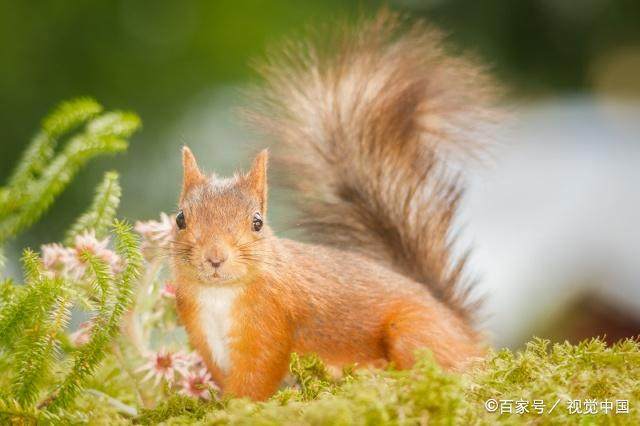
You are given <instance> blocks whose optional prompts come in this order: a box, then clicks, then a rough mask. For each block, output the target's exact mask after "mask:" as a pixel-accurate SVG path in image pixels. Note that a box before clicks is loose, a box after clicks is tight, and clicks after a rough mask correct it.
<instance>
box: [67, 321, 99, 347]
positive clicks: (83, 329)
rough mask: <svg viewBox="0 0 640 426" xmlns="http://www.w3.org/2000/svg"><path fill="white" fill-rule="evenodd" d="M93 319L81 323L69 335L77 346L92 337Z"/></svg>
mask: <svg viewBox="0 0 640 426" xmlns="http://www.w3.org/2000/svg"><path fill="white" fill-rule="evenodd" d="M93 324H94V323H93V321H85V322H83V323H81V324H80V327H78V329H77V330H76V331H74V332H73V333H71V334H70V335H69V338H70V339H71V341H72V342H73V344H74V345H76V346H82V345H84V344H85V343H87V342H88V341H89V339H90V338H91V331H92V330H93Z"/></svg>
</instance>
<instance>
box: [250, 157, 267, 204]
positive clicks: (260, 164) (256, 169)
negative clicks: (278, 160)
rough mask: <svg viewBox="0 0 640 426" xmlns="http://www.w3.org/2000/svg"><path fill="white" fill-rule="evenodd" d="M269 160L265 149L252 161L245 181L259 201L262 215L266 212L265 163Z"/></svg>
mask: <svg viewBox="0 0 640 426" xmlns="http://www.w3.org/2000/svg"><path fill="white" fill-rule="evenodd" d="M268 160H269V152H268V151H267V150H266V149H263V150H262V151H260V153H259V154H258V155H257V156H256V158H255V159H254V160H253V165H252V166H251V170H250V171H249V173H248V174H247V177H246V181H247V183H248V185H249V187H250V188H251V189H252V190H253V191H254V193H255V194H256V195H257V196H258V199H259V201H260V209H261V210H262V214H266V212H267V211H266V210H267V163H268Z"/></svg>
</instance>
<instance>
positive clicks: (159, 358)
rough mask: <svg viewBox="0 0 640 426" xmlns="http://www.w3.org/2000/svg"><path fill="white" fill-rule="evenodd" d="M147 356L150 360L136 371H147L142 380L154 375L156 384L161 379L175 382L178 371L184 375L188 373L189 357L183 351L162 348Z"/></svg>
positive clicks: (144, 380)
mask: <svg viewBox="0 0 640 426" xmlns="http://www.w3.org/2000/svg"><path fill="white" fill-rule="evenodd" d="M147 358H148V361H147V362H146V363H144V364H143V365H141V366H140V367H139V368H138V369H137V370H136V372H142V371H146V372H147V374H146V375H145V376H144V378H143V379H142V382H146V381H147V380H149V379H151V378H152V377H154V378H155V380H154V385H155V386H158V384H159V383H160V381H161V380H166V381H167V382H169V383H173V382H174V381H175V379H176V373H177V374H179V375H181V376H183V377H186V376H187V375H188V371H187V358H188V357H187V355H185V354H184V353H182V352H171V351H167V350H165V349H160V350H159V351H158V352H153V353H150V354H149V355H147Z"/></svg>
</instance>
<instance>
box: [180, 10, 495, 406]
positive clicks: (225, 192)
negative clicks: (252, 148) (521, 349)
mask: <svg viewBox="0 0 640 426" xmlns="http://www.w3.org/2000/svg"><path fill="white" fill-rule="evenodd" d="M333 33H334V34H333V35H332V37H334V38H333V39H331V40H329V43H327V44H326V45H323V44H321V43H316V44H314V43H308V44H300V43H298V44H295V45H292V46H293V49H291V48H289V49H287V50H285V52H284V54H283V55H282V57H281V58H279V59H278V58H273V57H272V58H271V59H273V60H272V61H270V62H269V63H268V64H267V65H266V66H265V67H264V68H263V69H262V71H263V74H264V76H265V80H266V84H265V85H264V86H263V87H262V88H260V89H259V90H258V92H257V93H256V96H255V98H254V102H252V109H251V110H249V112H248V114H247V116H248V117H250V119H251V123H252V124H253V125H256V126H258V128H259V129H260V130H261V131H263V133H264V134H265V135H266V136H267V137H268V138H270V139H272V140H274V141H277V145H276V146H275V148H274V147H272V148H271V149H272V150H271V151H270V153H272V158H273V162H274V164H275V165H276V166H279V167H281V170H284V171H285V173H283V175H285V174H286V177H288V184H289V185H290V187H291V188H292V189H293V190H295V191H297V192H296V193H295V194H296V197H297V199H298V201H299V204H300V211H301V216H300V218H299V219H300V220H299V225H300V228H301V229H304V230H305V231H306V232H307V234H306V235H307V237H308V239H309V240H310V242H299V241H294V240H291V239H286V238H280V237H278V236H276V235H275V234H274V232H273V231H272V230H271V228H270V227H269V225H268V213H267V204H268V203H267V195H268V184H267V168H268V163H269V160H268V157H269V155H270V153H269V152H268V151H267V150H266V149H265V150H263V151H261V152H260V153H259V154H258V155H257V157H256V158H255V159H254V161H253V165H252V166H251V169H250V170H249V171H248V172H246V173H240V172H238V173H236V174H235V175H234V176H233V177H226V178H225V177H219V176H217V175H215V174H212V175H207V174H205V173H203V172H202V171H201V170H200V168H199V166H198V164H197V162H196V159H195V157H194V155H193V153H192V152H191V151H190V150H189V148H188V147H186V146H185V147H184V148H183V151H182V154H183V158H182V162H183V183H182V192H181V194H180V197H179V207H178V208H179V210H178V212H177V214H176V217H175V229H174V238H173V242H172V248H171V251H172V253H171V259H172V270H173V275H174V282H175V283H176V285H177V290H176V300H177V310H178V314H179V318H180V320H181V322H182V324H183V325H184V326H185V328H186V330H187V334H188V338H189V341H190V343H191V344H192V346H193V347H194V348H195V349H196V350H197V351H198V352H199V354H200V355H201V356H202V358H203V360H204V361H205V363H206V365H207V368H208V370H209V371H210V374H211V376H212V378H213V380H214V381H215V382H216V384H217V385H218V386H219V387H220V389H221V390H222V392H223V394H224V395H231V396H235V397H248V398H251V399H254V400H264V399H267V398H268V397H269V396H271V395H272V394H273V393H274V392H275V391H276V390H277V389H278V387H279V385H280V384H281V382H282V380H283V378H284V377H285V376H286V374H287V371H288V365H289V359H290V355H291V353H293V352H296V353H299V354H306V353H315V354H317V355H318V356H319V357H320V358H321V359H322V360H323V361H325V362H326V363H327V364H328V365H332V366H337V367H339V366H345V365H357V366H372V367H380V366H386V365H389V364H390V365H393V366H395V367H396V368H399V369H407V368H411V366H412V365H413V364H414V362H415V360H416V358H415V357H416V351H417V350H420V349H422V348H426V349H428V350H430V351H431V352H432V353H433V356H434V358H435V360H436V361H437V362H438V363H439V364H440V365H441V366H442V367H443V368H445V369H448V370H460V369H463V368H465V367H466V366H468V365H469V364H470V363H471V362H472V361H473V360H474V359H478V358H479V357H482V356H483V354H484V353H485V352H486V350H487V344H486V342H485V338H484V336H483V334H482V333H481V332H480V331H477V330H476V327H475V325H476V324H475V320H474V316H475V312H476V308H475V304H474V303H472V302H471V301H470V298H469V297H468V293H469V291H468V289H469V288H470V287H469V286H468V285H466V283H465V279H464V275H465V273H464V263H465V259H464V258H465V256H462V258H461V259H460V260H457V261H456V260H454V259H453V255H452V253H451V251H452V249H451V244H452V239H453V236H452V235H451V234H452V231H451V228H452V221H453V218H454V215H455V212H456V209H457V207H458V204H459V202H460V199H461V192H462V183H461V177H460V176H461V175H460V172H456V171H455V170H454V169H453V167H452V164H453V163H454V162H455V161H448V158H449V159H454V158H455V155H454V153H455V152H456V151H457V152H460V153H462V154H467V153H469V152H472V151H473V150H474V149H475V146H476V145H478V142H477V141H476V140H475V139H474V137H475V133H474V131H473V130H474V129H475V128H476V127H481V125H483V124H484V122H485V121H487V120H488V117H490V116H491V109H492V108H493V105H494V98H493V94H494V93H495V90H494V85H493V83H492V80H491V79H490V77H488V76H487V73H485V72H484V70H483V68H482V67H481V66H479V65H477V64H476V63H475V62H474V61H472V60H470V59H468V58H466V57H461V56H449V55H448V54H445V53H444V51H443V48H442V36H441V35H440V33H439V32H438V31H437V30H434V29H431V28H430V27H428V26H427V25H426V24H424V23H421V22H418V23H414V24H412V25H411V26H409V27H406V26H405V25H404V21H403V20H402V19H401V18H399V17H398V16H397V15H394V14H392V13H388V12H385V13H382V14H380V15H378V16H376V17H375V18H373V19H372V20H370V21H366V22H364V23H361V24H360V25H359V26H356V27H355V29H353V28H351V29H350V28H349V27H348V26H347V27H345V28H343V29H341V30H335V31H333ZM282 167H284V168H282Z"/></svg>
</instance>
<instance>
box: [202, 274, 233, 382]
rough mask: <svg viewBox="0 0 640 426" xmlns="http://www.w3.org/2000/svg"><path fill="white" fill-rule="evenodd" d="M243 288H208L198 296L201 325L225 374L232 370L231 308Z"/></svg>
mask: <svg viewBox="0 0 640 426" xmlns="http://www.w3.org/2000/svg"><path fill="white" fill-rule="evenodd" d="M240 290H241V288H240V287H238V286H233V287H207V288H202V289H200V291H199V294H198V304H199V307H200V324H202V327H203V329H204V334H205V336H206V338H207V344H208V346H209V350H210V351H211V355H212V358H213V361H214V362H215V363H216V364H217V365H218V367H219V368H220V369H221V370H222V372H224V373H225V374H226V373H228V372H229V369H230V368H231V357H230V355H229V330H230V329H231V325H232V322H233V318H232V317H231V308H232V306H233V302H234V301H235V299H236V297H237V296H238V294H239V292H240Z"/></svg>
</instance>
